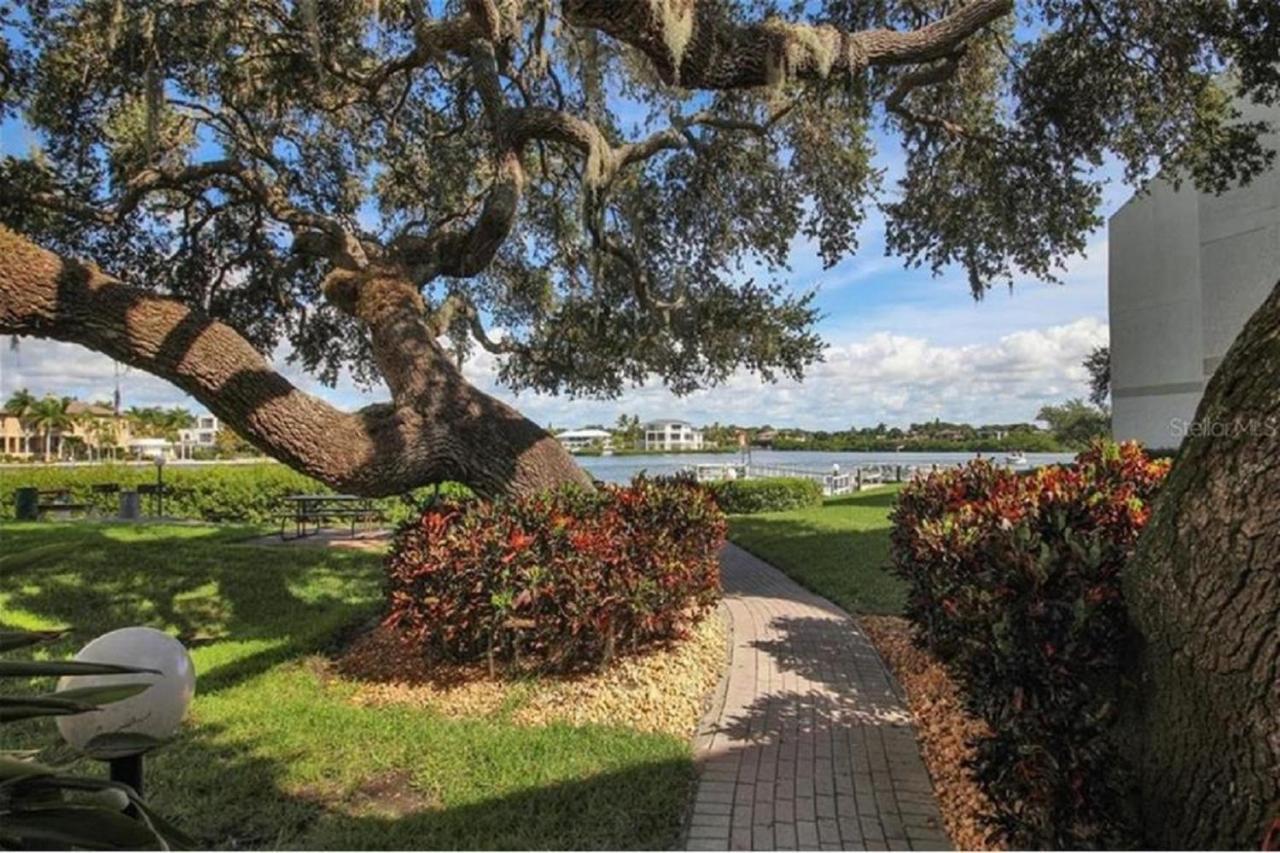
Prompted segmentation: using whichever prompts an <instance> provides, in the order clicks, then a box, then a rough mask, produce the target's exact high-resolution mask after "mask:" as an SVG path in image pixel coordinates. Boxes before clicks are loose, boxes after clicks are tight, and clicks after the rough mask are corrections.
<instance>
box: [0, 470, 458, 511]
mask: <svg viewBox="0 0 1280 853" xmlns="http://www.w3.org/2000/svg"><path fill="white" fill-rule="evenodd" d="M155 482H156V471H155V468H154V466H151V465H110V464H107V465H78V466H76V467H74V468H55V467H48V466H34V465H32V466H24V467H22V468H11V469H9V470H8V471H6V473H5V476H4V477H3V478H0V520H7V519H12V518H13V517H14V491H15V490H17V489H19V488H22V487H24V486H32V487H35V488H38V489H41V490H59V489H66V490H67V491H68V492H69V493H70V495H71V498H72V500H73V502H75V503H86V504H89V505H90V506H96V507H98V508H99V509H100V510H101V511H102V512H104V513H106V514H114V513H115V511H116V497H115V496H114V495H107V496H103V495H97V494H95V493H94V491H93V487H94V486H95V485H100V484H107V483H115V484H117V485H119V486H120V487H121V488H122V489H132V488H137V487H138V486H139V485H142V484H148V483H149V484H154V483H155ZM164 485H165V499H164V514H165V515H166V516H168V517H170V518H187V519H193V520H197V521H224V522H226V521H243V522H250V523H253V524H265V523H269V522H270V521H271V520H272V518H273V516H274V515H275V513H276V512H278V511H279V510H280V498H282V497H283V496H285V495H295V494H318V493H327V492H329V491H331V490H330V489H329V488H327V487H326V486H324V485H323V484H321V483H318V482H316V481H315V480H313V479H311V478H310V477H307V476H305V475H303V474H299V473H297V472H296V471H294V470H292V469H290V468H287V467H285V466H284V465H277V464H274V463H262V464H250V465H208V466H199V467H196V466H190V467H188V466H178V465H169V466H167V467H166V468H165V471H164ZM437 494H444V495H449V496H452V497H455V498H465V497H467V496H469V495H470V494H471V493H470V491H469V490H467V488H466V487H465V486H460V485H458V484H456V483H444V484H442V485H441V487H440V490H439V492H437V490H436V487H434V486H428V487H424V488H421V489H417V490H416V491H414V492H413V493H412V494H409V495H404V496H401V497H394V498H382V499H379V500H378V501H376V502H375V505H376V506H377V507H378V508H379V509H380V510H382V512H383V514H384V515H385V516H386V517H387V519H388V520H389V521H392V522H399V521H402V520H404V519H406V518H409V517H410V516H411V515H413V514H414V513H415V512H416V510H417V507H418V506H419V505H420V504H421V503H423V502H424V501H428V500H431V499H433V498H434V497H435V496H436V495H437ZM147 509H148V507H147V506H145V505H144V507H143V510H144V511H146V510H147Z"/></svg>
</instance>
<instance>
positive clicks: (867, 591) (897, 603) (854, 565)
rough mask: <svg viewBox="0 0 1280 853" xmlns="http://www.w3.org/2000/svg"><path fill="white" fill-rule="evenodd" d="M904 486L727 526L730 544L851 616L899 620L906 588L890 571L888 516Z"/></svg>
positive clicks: (740, 519)
mask: <svg viewBox="0 0 1280 853" xmlns="http://www.w3.org/2000/svg"><path fill="white" fill-rule="evenodd" d="M899 488H900V486H885V487H883V488H877V489H873V490H868V491H865V492H861V493H859V494H856V495H849V496H847V497H840V498H830V499H828V500H827V501H825V502H824V503H823V504H822V506H820V507H813V508H811V509H796V510H789V511H787V512H769V513H761V514H760V515H739V516H734V517H733V518H731V519H730V520H729V538H730V539H732V540H733V541H734V542H736V543H737V544H739V545H741V546H742V547H743V548H746V549H747V550H748V551H750V552H751V553H753V554H755V555H756V556H758V557H760V558H762V559H764V560H767V561H768V562H770V563H772V564H773V565H775V566H777V567H778V568H779V569H781V570H782V571H784V572H786V573H787V574H788V575H790V576H791V577H792V578H794V579H795V580H796V581H797V582H799V583H800V584H801V585H803V586H805V587H808V588H809V589H811V590H813V591H814V592H816V593H818V594H819V595H823V596H825V597H827V598H829V599H831V600H832V601H834V602H835V603H836V604H838V605H840V606H841V607H843V608H844V609H845V610H848V611H849V612H851V613H877V614H886V613H887V614H898V613H901V612H902V606H903V603H904V601H905V595H906V584H905V583H904V582H903V581H902V580H901V579H899V578H898V577H896V576H895V575H893V574H891V573H890V572H889V571H888V568H887V567H888V565H889V510H891V509H892V508H893V503H894V501H895V500H897V496H898V489H899Z"/></svg>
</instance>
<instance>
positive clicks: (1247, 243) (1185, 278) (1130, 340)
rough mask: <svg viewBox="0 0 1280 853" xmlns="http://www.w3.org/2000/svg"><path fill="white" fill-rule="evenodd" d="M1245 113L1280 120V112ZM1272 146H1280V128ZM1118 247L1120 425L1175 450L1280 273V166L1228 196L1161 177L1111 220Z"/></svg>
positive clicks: (1127, 433)
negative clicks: (1174, 184)
mask: <svg viewBox="0 0 1280 853" xmlns="http://www.w3.org/2000/svg"><path fill="white" fill-rule="evenodd" d="M1244 114H1245V116H1244V117H1245V118H1246V119H1247V120H1263V121H1270V122H1272V124H1273V126H1276V127H1280V109H1274V108H1273V109H1271V110H1269V111H1265V112H1264V111H1262V110H1261V109H1260V108H1257V107H1254V106H1253V105H1250V106H1249V108H1247V109H1244ZM1267 143H1268V144H1269V145H1270V146H1271V147H1273V148H1280V136H1278V135H1276V134H1272V135H1270V136H1268V137H1267ZM1108 244H1109V247H1110V252H1109V259H1108V278H1109V311H1110V318H1111V382H1112V386H1111V398H1112V433H1113V435H1114V436H1115V438H1117V439H1121V440H1123V439H1130V438H1136V439H1138V440H1140V441H1142V442H1143V443H1144V444H1146V445H1147V446H1148V447H1152V448H1175V447H1177V446H1178V444H1179V443H1180V442H1181V440H1182V437H1183V435H1184V434H1185V432H1186V429H1187V426H1188V425H1189V424H1190V423H1191V422H1192V421H1193V420H1194V417H1195V411H1196V406H1197V405H1199V402H1200V397H1201V395H1202V394H1203V392H1204V387H1205V384H1206V383H1207V382H1208V380H1209V377H1210V376H1212V375H1213V371H1214V370H1215V369H1216V368H1217V366H1218V364H1219V363H1221V361H1222V357H1223V356H1224V355H1225V354H1226V351H1227V349H1228V348H1229V347H1230V345H1231V342H1232V341H1233V340H1235V337H1236V335H1237V334H1239V332H1240V329H1241V328H1242V327H1243V326H1244V323H1245V321H1246V320H1248V318H1249V317H1250V316H1251V315H1252V314H1253V312H1254V311H1255V310H1257V308H1258V306H1259V305H1260V304H1261V303H1262V300H1263V299H1264V298H1265V297H1266V295H1267V294H1268V293H1270V292H1271V288H1272V287H1274V286H1275V284H1276V282H1277V280H1280V171H1276V170H1273V171H1272V172H1270V173H1268V174H1266V175H1263V176H1261V177H1259V178H1258V179H1256V180H1255V181H1254V182H1253V183H1252V184H1250V185H1249V186H1247V187H1242V188H1237V189H1234V190H1230V191H1228V192H1226V193H1224V194H1222V195H1221V196H1214V195H1212V194H1205V193H1200V192H1198V191H1196V189H1195V188H1194V187H1193V186H1192V185H1191V184H1190V183H1184V184H1183V186H1182V188H1181V189H1180V190H1178V191H1174V189H1173V187H1172V185H1171V184H1170V183H1168V182H1167V181H1164V180H1155V181H1153V182H1152V183H1151V185H1150V186H1149V187H1148V192H1147V193H1145V194H1142V195H1138V196H1135V197H1134V198H1133V199H1132V200H1130V201H1129V203H1127V204H1126V205H1125V206H1124V207H1122V208H1121V209H1120V210H1119V211H1117V212H1116V214H1115V215H1114V216H1113V217H1112V218H1111V221H1110V224H1109V240H1108Z"/></svg>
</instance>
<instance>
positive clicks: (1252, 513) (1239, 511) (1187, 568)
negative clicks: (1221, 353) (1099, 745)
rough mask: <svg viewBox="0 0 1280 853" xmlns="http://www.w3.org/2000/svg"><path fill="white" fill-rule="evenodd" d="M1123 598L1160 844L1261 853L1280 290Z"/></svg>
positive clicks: (1135, 760)
mask: <svg viewBox="0 0 1280 853" xmlns="http://www.w3.org/2000/svg"><path fill="white" fill-rule="evenodd" d="M1124 586H1125V595H1126V600H1127V601H1128V604H1129V610H1130V613H1131V615H1132V619H1133V623H1134V627H1135V633H1136V638H1135V644H1134V645H1135V649H1134V652H1135V653H1134V655H1133V656H1132V657H1131V658H1130V660H1129V665H1130V667H1131V675H1132V676H1133V681H1134V687H1133V694H1134V695H1133V697H1132V700H1133V701H1132V703H1131V704H1130V707H1129V709H1128V710H1129V713H1130V714H1131V715H1132V716H1131V719H1130V720H1129V721H1128V723H1127V724H1126V725H1125V726H1124V728H1123V730H1122V731H1123V735H1124V736H1123V737H1122V738H1121V740H1122V746H1123V747H1124V748H1125V749H1127V750H1128V752H1129V756H1130V759H1131V761H1132V764H1133V767H1134V768H1135V769H1136V771H1137V782H1138V788H1139V794H1140V797H1139V806H1140V810H1141V817H1142V822H1143V825H1144V828H1145V831H1146V834H1147V841H1148V843H1150V844H1151V845H1153V846H1154V847H1155V848H1156V849H1161V848H1163V849H1182V848H1190V849H1197V848H1207V849H1214V848H1222V847H1227V848H1238V849H1254V850H1256V849H1258V848H1259V845H1260V844H1261V842H1262V839H1263V837H1264V835H1265V833H1266V832H1267V829H1268V827H1269V826H1271V824H1272V822H1273V821H1275V820H1276V819H1277V818H1280V284H1277V286H1276V288H1275V289H1274V290H1273V291H1272V293H1271V295H1270V297H1269V298H1268V299H1267V300H1266V302H1264V303H1263V305H1262V307H1261V308H1259V309H1258V311H1257V313H1256V314H1254V316H1253V318H1252V319H1251V320H1250V321H1249V322H1248V324H1247V325H1246V326H1245V328H1244V331H1243V332H1241V334H1240V336H1239V337H1238V338H1237V339H1236V341H1235V343H1234V344H1233V345H1232V347H1231V349H1230V350H1229V351H1228V353H1227V356H1226V358H1225V359H1224V360H1223V362H1222V364H1221V366H1220V367H1219V368H1218V370H1217V372H1216V373H1215V374H1214V376H1213V378H1212V379H1211V381H1210V382H1209V385H1208V388H1207V389H1206V390H1205V394H1204V398H1203V399H1202V401H1201V403H1200V407H1199V409H1198V411H1197V412H1196V422H1195V425H1194V427H1193V429H1192V430H1191V431H1190V432H1189V433H1188V435H1187V437H1186V439H1185V440H1184V443H1183V445H1182V449H1181V452H1180V453H1179V455H1178V458H1177V460H1176V461H1175V462H1174V466H1173V470H1172V472H1171V473H1170V475H1169V479H1168V481H1167V483H1166V485H1165V487H1164V491H1163V493H1162V494H1161V496H1160V498H1159V500H1158V502H1157V506H1156V508H1155V513H1154V516H1153V517H1152V519H1151V522H1150V523H1149V525H1148V526H1147V529H1146V530H1145V531H1144V533H1143V537H1142V540H1141V541H1140V543H1139V546H1138V551H1137V553H1136V555H1135V558H1134V561H1133V564H1132V565H1131V566H1130V567H1129V568H1128V569H1127V570H1126V575H1125V579H1124Z"/></svg>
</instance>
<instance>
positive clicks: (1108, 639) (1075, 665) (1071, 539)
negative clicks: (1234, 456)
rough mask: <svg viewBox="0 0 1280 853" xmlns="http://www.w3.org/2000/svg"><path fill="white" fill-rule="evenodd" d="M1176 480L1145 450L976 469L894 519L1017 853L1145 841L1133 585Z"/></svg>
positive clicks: (924, 622) (945, 476)
mask: <svg viewBox="0 0 1280 853" xmlns="http://www.w3.org/2000/svg"><path fill="white" fill-rule="evenodd" d="M1168 469H1169V463H1168V461H1165V460H1162V461H1153V460H1151V459H1150V458H1148V457H1147V456H1146V454H1145V453H1143V451H1142V449H1141V448H1140V447H1139V446H1138V445H1136V444H1132V443H1128V444H1121V445H1116V444H1110V443H1099V444H1096V445H1094V446H1093V447H1092V448H1090V449H1089V450H1087V451H1085V452H1084V453H1081V454H1080V455H1079V456H1078V457H1077V458H1076V461H1075V463H1074V464H1072V465H1069V466H1054V467H1049V468H1042V469H1039V470H1037V471H1034V472H1032V473H1030V474H1026V475H1019V474H1015V473H1012V472H1009V471H1005V470H1001V469H999V468H996V467H995V466H993V465H992V464H990V463H989V462H974V463H971V464H970V465H968V466H966V467H964V468H961V469H957V470H954V471H947V472H942V473H938V474H934V475H932V476H929V477H927V478H924V479H921V480H917V481H915V482H913V483H911V484H910V485H908V486H907V487H906V488H904V489H903V491H902V494H901V498H900V500H899V503H898V506H897V508H896V509H895V511H894V513H893V516H892V519H893V524H894V527H893V532H892V545H893V559H894V565H895V569H896V571H897V572H898V573H899V574H900V575H902V576H903V577H904V578H906V579H907V581H908V582H909V583H910V592H909V598H908V605H907V615H908V617H909V618H910V619H911V620H912V622H913V623H914V625H915V629H916V632H917V639H918V640H919V641H920V642H921V643H922V644H923V645H925V646H926V647H927V648H928V649H929V650H930V651H932V652H933V653H934V654H936V655H937V656H938V657H939V658H940V659H941V660H942V661H943V662H944V663H945V664H946V665H947V667H948V668H949V669H950V670H951V672H952V673H953V674H954V675H955V677H956V678H957V680H958V681H959V682H960V684H961V686H962V688H963V689H964V692H965V694H966V702H967V704H968V705H969V707H970V710H971V711H973V712H974V713H975V714H977V715H978V716H980V717H982V718H983V719H984V720H986V722H987V723H988V724H989V726H990V728H991V731H992V732H993V734H992V735H991V736H990V737H986V738H983V739H982V740H981V741H980V742H979V743H978V744H977V756H976V759H975V767H974V770H975V775H976V777H977V780H978V783H979V784H980V785H982V786H983V788H984V789H985V790H986V793H987V794H988V797H989V799H990V801H991V802H992V804H993V805H994V808H995V814H993V815H991V816H990V819H991V822H992V825H993V829H994V830H995V832H996V833H997V834H998V835H999V836H1001V837H1003V839H1004V840H1005V841H1006V842H1008V843H1009V844H1010V845H1011V846H1013V847H1015V848H1044V847H1048V848H1059V849H1060V848H1082V847H1096V846H1123V845H1125V844H1126V843H1131V842H1132V841H1133V838H1132V835H1131V834H1130V829H1129V825H1128V816H1127V814H1126V808H1125V801H1126V785H1127V782H1126V779H1125V773H1124V769H1123V767H1122V766H1121V764H1120V762H1119V760H1118V758H1117V755H1116V752H1115V750H1114V748H1113V747H1112V745H1111V743H1110V741H1109V738H1108V732H1109V729H1110V727H1111V725H1112V724H1113V722H1114V719H1115V714H1116V696H1117V689H1118V686H1119V685H1118V681H1117V679H1118V675H1119V663H1120V660H1121V655H1122V654H1123V650H1124V648H1125V642H1126V638H1127V636H1128V633H1127V632H1128V619H1127V616H1126V613H1125V607H1124V600H1123V597H1122V595H1121V588H1120V573H1121V571H1122V570H1123V568H1124V566H1125V563H1126V562H1127V561H1128V559H1129V557H1130V556H1131V555H1132V553H1133V548H1134V545H1135V544H1136V542H1137V539H1138V535H1139V533H1140V532H1141V530H1142V528H1143V526H1144V525H1145V524H1146V522H1147V519H1148V517H1149V516H1150V513H1151V503H1152V501H1153V500H1154V498H1155V496H1156V493H1157V492H1158V490H1159V487H1160V484H1161V482H1162V481H1163V480H1164V477H1165V474H1166V473H1167V472H1168Z"/></svg>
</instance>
